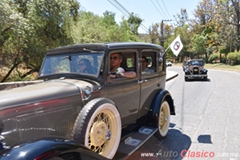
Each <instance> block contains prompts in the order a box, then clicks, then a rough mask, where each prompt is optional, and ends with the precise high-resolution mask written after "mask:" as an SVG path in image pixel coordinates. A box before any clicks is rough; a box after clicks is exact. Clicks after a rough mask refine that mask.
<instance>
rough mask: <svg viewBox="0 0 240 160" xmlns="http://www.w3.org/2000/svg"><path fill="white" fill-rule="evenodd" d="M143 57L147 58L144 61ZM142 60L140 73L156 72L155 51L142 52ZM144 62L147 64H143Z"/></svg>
mask: <svg viewBox="0 0 240 160" xmlns="http://www.w3.org/2000/svg"><path fill="white" fill-rule="evenodd" d="M145 59H146V60H147V62H145ZM142 60H143V61H142V64H141V65H142V74H152V73H156V72H157V52H154V51H144V52H142ZM145 63H146V64H147V66H145Z"/></svg>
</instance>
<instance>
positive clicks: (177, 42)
mask: <svg viewBox="0 0 240 160" xmlns="http://www.w3.org/2000/svg"><path fill="white" fill-rule="evenodd" d="M170 48H171V50H172V52H173V54H175V55H176V56H178V54H179V53H180V51H181V50H182V48H183V44H182V42H181V39H180V35H178V36H177V38H175V39H174V41H173V42H172V43H171V44H170Z"/></svg>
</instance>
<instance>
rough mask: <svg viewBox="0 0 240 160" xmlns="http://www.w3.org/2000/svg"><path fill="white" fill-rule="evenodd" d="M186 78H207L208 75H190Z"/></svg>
mask: <svg viewBox="0 0 240 160" xmlns="http://www.w3.org/2000/svg"><path fill="white" fill-rule="evenodd" d="M185 77H186V78H188V79H190V78H207V77H208V76H207V74H190V75H185Z"/></svg>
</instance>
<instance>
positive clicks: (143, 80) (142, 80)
mask: <svg viewBox="0 0 240 160" xmlns="http://www.w3.org/2000/svg"><path fill="white" fill-rule="evenodd" d="M147 81H148V80H146V79H141V80H138V83H144V82H147Z"/></svg>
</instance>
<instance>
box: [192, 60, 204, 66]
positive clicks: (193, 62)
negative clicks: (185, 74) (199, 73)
mask: <svg viewBox="0 0 240 160" xmlns="http://www.w3.org/2000/svg"><path fill="white" fill-rule="evenodd" d="M189 64H190V65H200V66H203V65H204V62H203V61H198V60H196V61H190V62H189Z"/></svg>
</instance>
